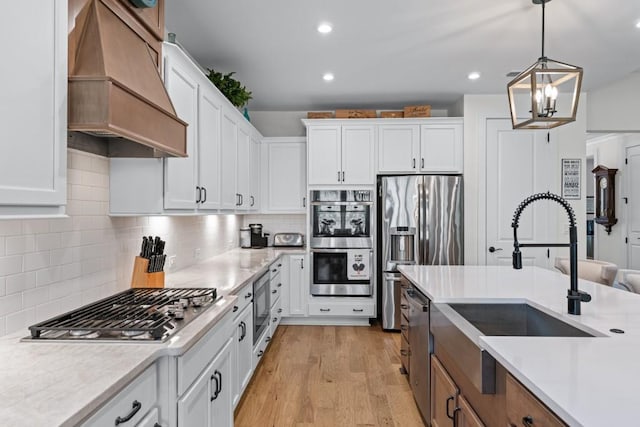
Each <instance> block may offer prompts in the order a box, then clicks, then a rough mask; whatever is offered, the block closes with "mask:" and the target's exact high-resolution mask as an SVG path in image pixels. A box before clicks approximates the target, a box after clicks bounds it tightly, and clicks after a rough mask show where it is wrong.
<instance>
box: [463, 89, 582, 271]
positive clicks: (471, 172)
mask: <svg viewBox="0 0 640 427" xmlns="http://www.w3.org/2000/svg"><path fill="white" fill-rule="evenodd" d="M586 98H587V97H586V95H584V94H583V95H581V100H580V104H579V108H578V115H577V120H576V122H574V123H571V124H568V125H564V126H561V127H559V128H557V129H556V130H555V131H556V132H557V136H556V137H557V138H558V141H559V143H558V154H557V158H556V159H551V160H550V161H552V162H554V164H555V165H557V166H556V171H557V179H556V181H557V187H556V188H555V191H556V192H557V193H558V194H560V190H561V188H560V187H561V182H560V168H561V159H562V158H579V159H582V166H583V167H582V182H581V185H582V189H583V191H582V198H581V199H580V200H572V201H570V203H571V206H572V207H573V209H574V211H575V214H576V218H585V215H586V202H585V193H584V188H585V184H586V182H585V179H586V173H585V168H584V165H585V152H586V150H585V141H586V133H585V129H586V112H585V111H586V110H585V104H586V100H587V99H586ZM463 108H464V185H465V189H464V194H465V197H464V206H465V218H464V230H465V232H464V233H465V239H464V240H465V242H464V243H465V253H464V259H465V264H470V265H474V264H484V262H485V256H486V250H487V249H486V246H487V245H486V235H485V222H486V205H485V197H486V177H485V176H484V166H483V165H481V162H484V161H485V152H484V151H483V150H484V147H486V134H485V132H486V129H485V123H486V120H487V119H488V118H494V119H495V118H509V104H508V98H507V94H506V93H505V94H501V95H465V97H464V107H463ZM515 208H516V207H515V206H514V210H515ZM566 223H567V220H566V214H564V212H563V211H562V210H560V209H559V210H558V230H557V233H556V234H557V238H558V241H559V242H564V241H565V240H567V241H568V237H567V235H566V234H565V232H566V226H565V224H566ZM585 227H586V224H584V221H581V222H579V224H578V233H579V235H582V234H584V233H583V231H585ZM583 240H584V239H583ZM582 243H583V244H582V245H580V244H579V246H578V248H579V256H580V257H582V258H584V257H586V248H585V245H584V241H583V242H582Z"/></svg>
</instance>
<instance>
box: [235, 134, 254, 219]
mask: <svg viewBox="0 0 640 427" xmlns="http://www.w3.org/2000/svg"><path fill="white" fill-rule="evenodd" d="M249 134H250V130H249V129H248V126H246V127H245V126H238V147H237V157H238V160H237V162H238V167H237V176H236V177H237V181H236V192H237V193H238V206H237V209H238V210H241V211H246V210H249V209H250V205H251V194H250V185H251V181H250V177H249V166H250V163H251V136H250V135H249Z"/></svg>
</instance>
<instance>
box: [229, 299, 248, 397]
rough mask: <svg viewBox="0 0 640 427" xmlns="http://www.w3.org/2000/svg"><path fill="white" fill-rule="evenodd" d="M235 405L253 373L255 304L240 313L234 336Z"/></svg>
mask: <svg viewBox="0 0 640 427" xmlns="http://www.w3.org/2000/svg"><path fill="white" fill-rule="evenodd" d="M234 346H235V351H234V353H235V354H234V360H232V362H233V367H234V371H233V372H234V375H233V407H234V408H235V407H236V405H237V404H238V402H239V401H240V397H242V393H243V392H244V389H245V388H246V387H247V385H248V384H249V381H251V375H252V374H253V305H251V304H250V305H248V306H247V307H246V308H245V309H244V310H243V312H242V313H241V314H240V316H239V317H238V320H237V324H236V333H235V336H234Z"/></svg>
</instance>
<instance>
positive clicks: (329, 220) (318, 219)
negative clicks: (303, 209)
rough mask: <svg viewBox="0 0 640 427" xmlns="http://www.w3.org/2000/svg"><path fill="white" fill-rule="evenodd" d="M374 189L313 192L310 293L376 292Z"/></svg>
mask: <svg viewBox="0 0 640 427" xmlns="http://www.w3.org/2000/svg"><path fill="white" fill-rule="evenodd" d="M372 200H373V192H372V190H314V191H312V192H311V239H310V244H311V271H312V277H311V294H312V295H315V296H324V295H338V296H369V295H372V294H373V284H374V283H375V280H374V275H375V268H374V262H373V234H372V233H373V229H374V226H373V220H374V218H373V201H372Z"/></svg>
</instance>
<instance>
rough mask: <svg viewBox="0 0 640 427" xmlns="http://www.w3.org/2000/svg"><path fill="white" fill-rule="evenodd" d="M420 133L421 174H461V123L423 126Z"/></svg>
mask: <svg viewBox="0 0 640 427" xmlns="http://www.w3.org/2000/svg"><path fill="white" fill-rule="evenodd" d="M420 131H421V132H420V170H421V171H422V172H453V173H462V172H463V155H462V149H463V138H462V123H459V124H442V125H423V126H422V127H421V130H420Z"/></svg>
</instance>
